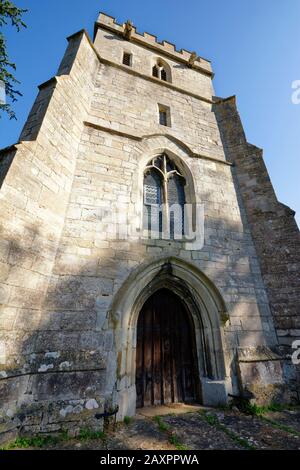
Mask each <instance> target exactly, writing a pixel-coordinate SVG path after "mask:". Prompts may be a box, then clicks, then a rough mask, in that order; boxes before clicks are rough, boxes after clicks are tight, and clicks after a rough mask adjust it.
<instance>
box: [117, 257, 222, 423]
mask: <svg viewBox="0 0 300 470" xmlns="http://www.w3.org/2000/svg"><path fill="white" fill-rule="evenodd" d="M162 287H166V288H169V289H170V290H172V291H173V292H174V293H176V294H178V295H180V296H181V298H182V300H183V301H184V303H185V305H186V307H187V309H188V310H189V313H190V314H191V317H192V320H193V323H194V325H193V326H194V329H195V337H196V338H195V339H196V347H197V356H198V367H199V373H200V383H201V392H202V402H203V404H206V405H217V404H221V403H222V404H224V403H226V402H227V393H228V392H227V390H228V386H230V380H229V366H228V365H227V364H226V355H225V352H224V351H225V344H224V337H223V325H224V320H226V319H227V318H228V317H227V314H226V306H225V303H224V300H223V298H222V296H221V294H220V292H219V291H218V290H217V288H216V287H215V285H214V284H213V283H212V282H211V281H210V280H209V279H208V278H207V276H206V275H205V274H204V273H202V272H201V271H200V270H199V269H198V268H197V267H196V266H194V265H193V264H191V263H188V262H186V261H185V260H182V259H179V258H174V257H168V258H165V257H164V258H159V259H156V260H155V261H153V262H152V263H150V264H149V263H148V264H146V263H145V264H142V265H141V266H140V267H139V268H138V269H137V270H136V271H134V272H133V273H132V274H131V275H130V276H129V277H128V279H127V280H126V281H125V283H124V284H123V286H122V287H121V288H120V290H119V291H118V293H117V294H116V297H115V299H114V302H113V304H112V308H111V311H110V322H111V326H112V328H113V330H114V332H115V345H116V353H117V383H116V393H117V396H116V401H117V402H118V405H119V416H118V419H120V420H122V419H123V418H124V417H125V416H133V415H134V414H135V412H136V390H135V374H136V364H135V354H136V338H137V321H138V316H139V313H140V311H141V308H142V306H143V305H144V303H145V302H146V300H147V299H148V298H149V297H150V296H151V295H152V294H153V293H154V292H155V291H156V290H158V289H160V288H162ZM204 343H205V345H204ZM204 346H205V348H206V350H207V354H208V356H209V360H210V374H209V376H207V370H206V366H205V359H204V357H203V351H204Z"/></svg>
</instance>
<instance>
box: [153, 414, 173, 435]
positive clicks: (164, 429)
mask: <svg viewBox="0 0 300 470" xmlns="http://www.w3.org/2000/svg"><path fill="white" fill-rule="evenodd" d="M153 419H154V421H155V422H156V424H157V425H158V429H159V430H160V431H162V432H168V431H169V430H170V426H168V424H166V423H165V422H164V421H163V419H162V417H161V416H154V418H153Z"/></svg>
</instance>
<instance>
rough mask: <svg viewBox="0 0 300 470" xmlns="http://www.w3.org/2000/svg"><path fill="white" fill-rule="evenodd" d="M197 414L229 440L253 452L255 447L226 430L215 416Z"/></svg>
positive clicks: (203, 413)
mask: <svg viewBox="0 0 300 470" xmlns="http://www.w3.org/2000/svg"><path fill="white" fill-rule="evenodd" d="M199 414H200V415H201V416H202V417H203V418H204V419H205V421H206V422H207V423H208V424H209V425H210V426H214V427H215V428H216V429H219V430H220V431H222V432H224V433H225V434H227V436H228V437H230V439H232V440H233V441H235V442H237V443H238V444H240V445H241V446H242V447H244V448H245V449H248V450H255V447H254V446H253V445H252V444H250V443H249V442H248V441H247V440H246V439H243V438H242V437H240V436H239V435H238V434H236V433H235V432H233V431H231V430H230V429H228V428H227V427H226V426H225V425H224V424H222V423H220V422H219V420H218V418H217V416H216V415H212V414H209V413H206V412H203V411H199Z"/></svg>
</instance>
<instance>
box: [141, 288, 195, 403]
mask: <svg viewBox="0 0 300 470" xmlns="http://www.w3.org/2000/svg"><path fill="white" fill-rule="evenodd" d="M197 363H198V361H197V348H196V341H195V331H194V325H193V320H192V317H191V315H190V314H189V312H188V311H187V309H186V307H185V305H184V304H183V302H182V301H181V299H180V297H179V296H177V295H176V294H174V293H173V292H172V291H171V290H169V289H167V288H163V289H159V290H158V291H156V292H155V293H154V294H152V295H151V297H149V298H148V300H147V301H146V302H145V303H144V305H143V307H142V309H141V311H140V314H139V318H138V323H137V349H136V394H137V401H136V406H137V407H138V408H141V407H144V406H152V405H163V404H170V403H180V402H185V403H192V402H199V401H200V383H199V371H198V366H197Z"/></svg>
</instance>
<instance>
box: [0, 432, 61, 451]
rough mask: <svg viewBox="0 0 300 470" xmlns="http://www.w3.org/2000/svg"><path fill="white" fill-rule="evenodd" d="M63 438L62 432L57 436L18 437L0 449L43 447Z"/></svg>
mask: <svg viewBox="0 0 300 470" xmlns="http://www.w3.org/2000/svg"><path fill="white" fill-rule="evenodd" d="M65 439H66V436H65V434H64V433H62V434H61V435H59V436H35V437H18V438H17V439H16V440H15V441H14V442H10V443H9V444H7V445H6V446H5V447H3V448H2V449H1V450H13V449H29V448H30V447H37V448H43V447H48V446H51V445H55V444H57V443H58V442H60V441H62V440H65Z"/></svg>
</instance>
